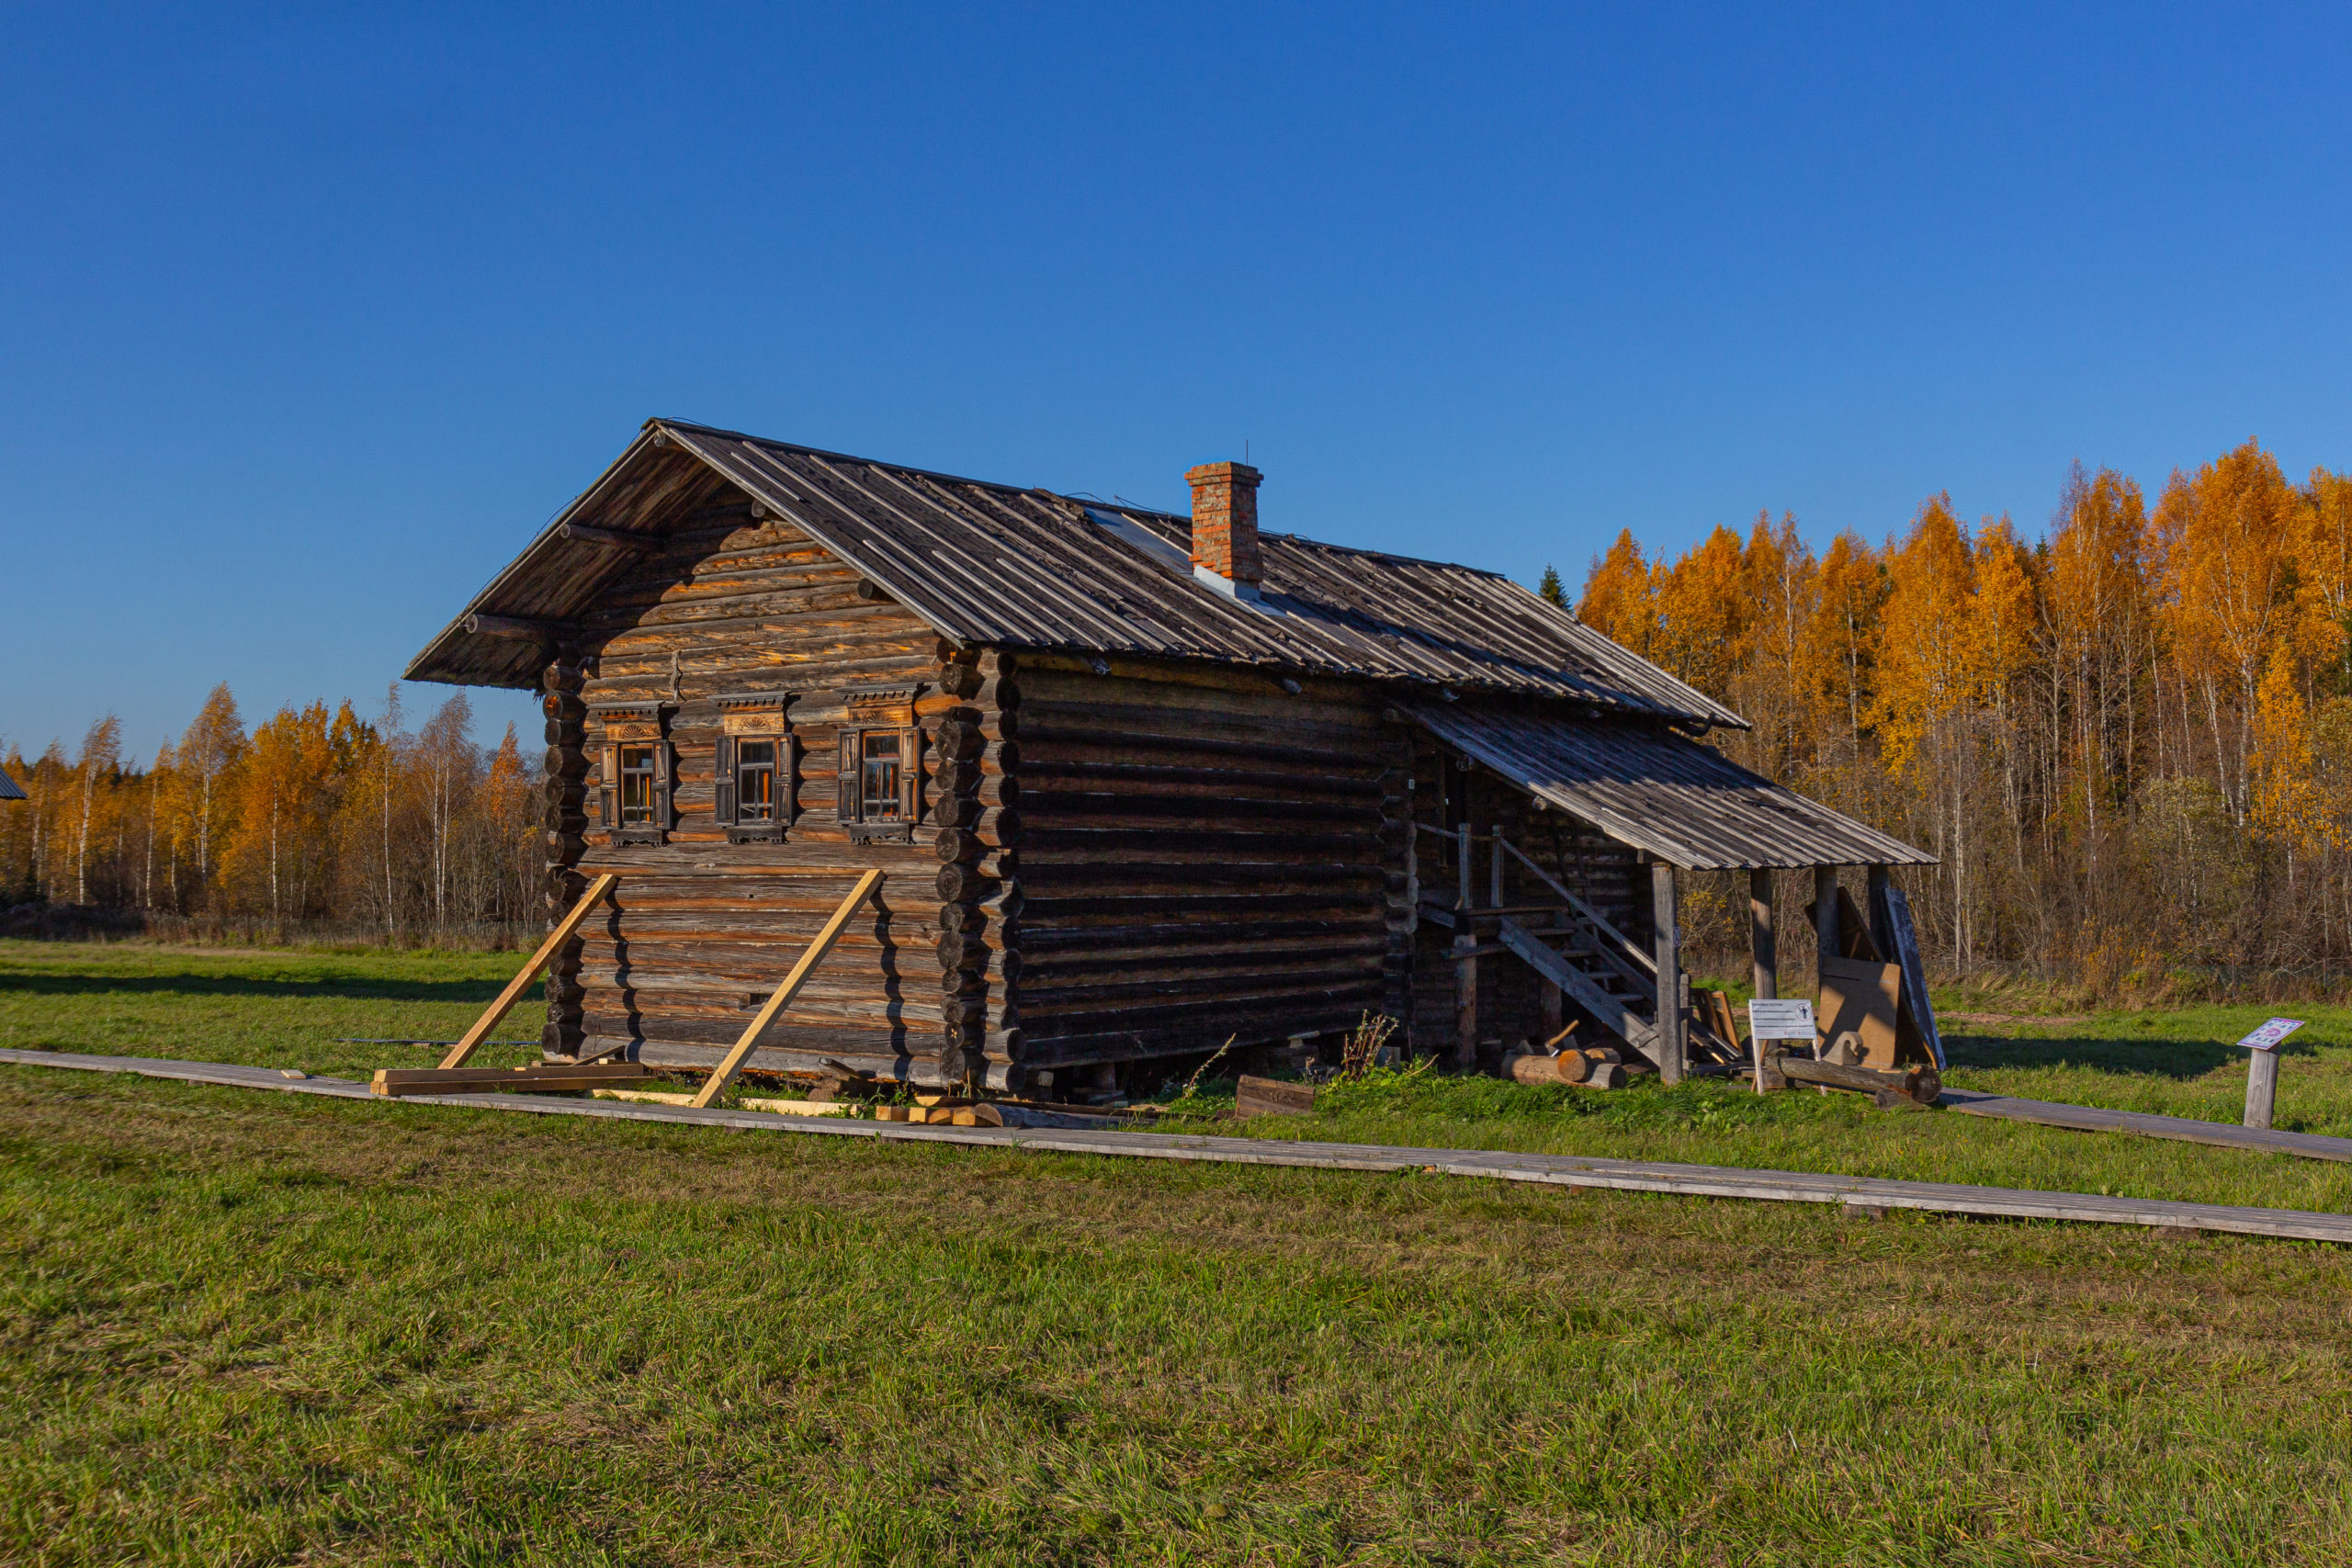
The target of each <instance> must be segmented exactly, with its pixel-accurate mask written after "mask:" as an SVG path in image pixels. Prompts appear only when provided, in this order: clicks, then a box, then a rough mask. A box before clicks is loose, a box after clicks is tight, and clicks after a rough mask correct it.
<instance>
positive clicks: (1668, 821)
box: [1397, 699, 1936, 871]
mask: <svg viewBox="0 0 2352 1568" xmlns="http://www.w3.org/2000/svg"><path fill="white" fill-rule="evenodd" d="M1397 706H1398V707H1399V708H1400V709H1401V710H1402V711H1403V712H1404V713H1405V714H1406V715H1407V716H1408V717H1411V718H1413V719H1414V720H1416V721H1418V722H1419V723H1420V724H1421V725H1423V726H1424V727H1426V728H1428V729H1429V730H1430V732H1431V733H1432V734H1434V735H1436V736H1437V737H1438V738H1439V739H1442V740H1444V741H1446V742H1448V743H1449V744H1451V745H1453V746H1454V747H1456V748H1457V749H1459V750H1461V751H1462V752H1463V753H1464V754H1465V755H1467V756H1470V757H1474V758H1476V760H1477V761H1480V762H1482V763H1484V764H1485V765H1486V766H1487V767H1488V768H1491V769H1493V770H1494V771H1495V772H1496V773H1499V774H1501V775H1502V776H1504V777H1505V778H1507V779H1510V781H1511V782H1512V783H1514V784H1518V785H1519V786H1520V787H1521V788H1522V789H1525V790H1526V791H1528V793H1530V794H1531V795H1535V796H1536V797H1538V798H1539V799H1542V800H1546V801H1549V802H1551V803H1552V804H1553V805H1555V806H1557V807H1561V808H1562V809H1564V810H1566V811H1567V812H1570V813H1571V814H1573V815H1575V816H1577V817H1580V818H1584V819H1585V820H1586V821H1588V822H1590V823H1591V824H1592V825H1593V826H1594V827H1596V828H1599V829H1600V830H1601V831H1602V832H1604V833H1606V834H1608V835H1609V836H1610V837H1611V838H1612V839H1615V840H1618V841H1619V842H1621V843H1626V844H1631V845H1633V846H1634V848H1635V849H1638V850H1646V851H1648V852H1650V853H1651V854H1653V855H1656V856H1657V858H1658V859H1660V860H1662V861H1665V862H1667V863H1669V864H1672V865H1679V866H1681V867H1683V868H1684V869H1686V870H1692V871H1733V870H1749V871H1755V870H1762V869H1766V868H1774V867H1793V866H1813V865H1933V864H1935V863H1936V857H1935V856H1933V855H1931V854H1928V852H1926V851H1924V850H1919V849H1915V848H1913V847H1912V846H1911V845H1909V844H1906V843H1905V842H1904V841H1903V840H1900V839H1897V838H1894V837H1891V836H1890V835H1888V834H1885V833H1882V832H1880V831H1879V830H1878V829H1875V828H1872V827H1871V826H1869V825H1868V824H1867V823H1862V822H1857V821H1855V820H1854V819H1853V818H1850V817H1848V816H1846V815H1845V814H1844V813H1842V812H1838V811H1833V810H1831V809H1830V808H1829V807H1826V806H1824V805H1822V804H1821V803H1820V802H1819V801H1815V800H1808V799H1806V798H1805V797H1804V795H1799V794H1798V793H1797V792H1796V791H1794V790H1792V789H1788V788H1785V787H1784V786H1782V785H1780V784H1774V783H1773V782H1772V781H1771V780H1770V779H1768V778H1763V777H1761V776H1759V775H1758V774H1756V773H1749V772H1748V771H1747V769H1746V768H1743V767H1741V766H1740V765H1739V764H1738V763H1736V762H1735V761H1732V760H1731V759H1730V758H1728V757H1726V756H1724V754H1723V753H1722V752H1720V751H1718V750H1715V749H1714V748H1713V747H1712V746H1707V745H1703V744H1702V743H1701V742H1699V741H1696V740H1693V739H1690V738H1689V737H1687V736H1683V735H1678V734H1675V733H1674V732H1673V731H1671V730H1669V729H1667V728H1664V727H1662V726H1657V725H1636V724H1584V723H1579V722H1577V720H1575V719H1572V718H1567V717H1565V716H1557V715H1552V714H1536V713H1529V712H1526V711H1524V710H1523V709H1510V710H1508V711H1504V710H1498V709H1496V708H1494V707H1491V706H1487V705H1480V704H1477V703H1474V702H1470V701H1467V700H1464V701H1461V702H1456V703H1448V702H1444V701H1442V700H1441V701H1435V702H1432V701H1429V700H1426V699H1422V700H1408V701H1404V702H1400V703H1399V704H1398V705H1397Z"/></svg>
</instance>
